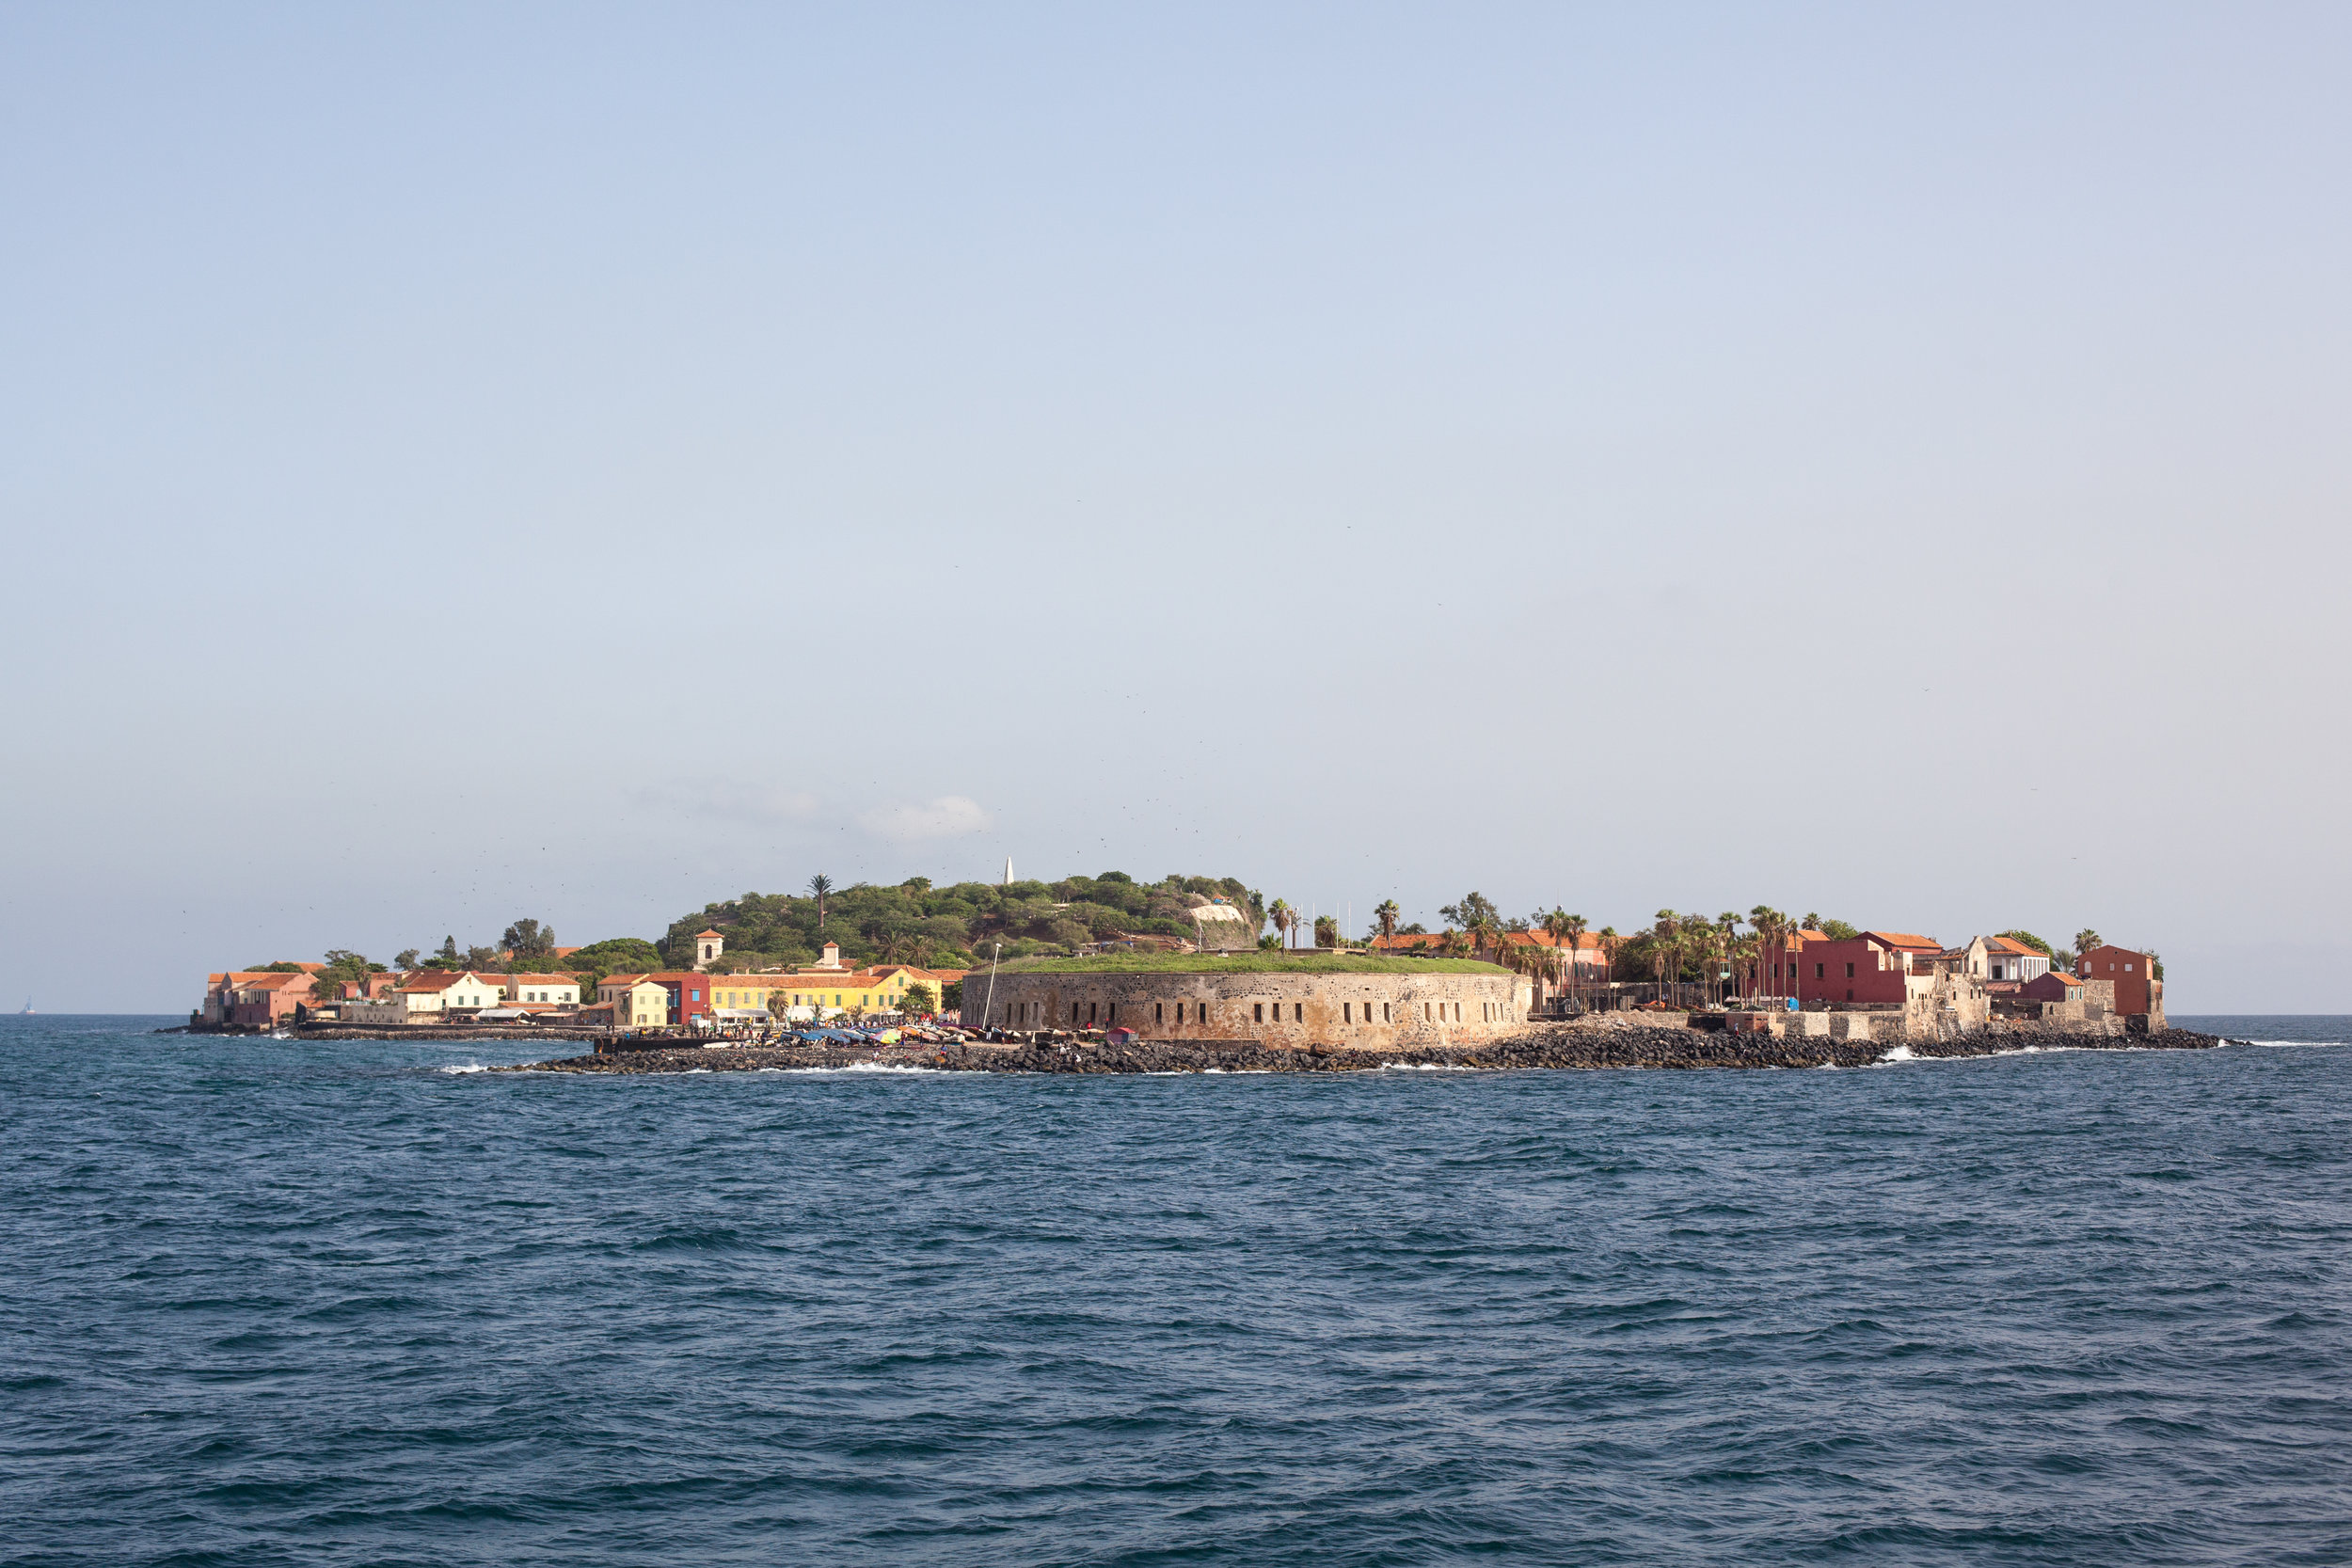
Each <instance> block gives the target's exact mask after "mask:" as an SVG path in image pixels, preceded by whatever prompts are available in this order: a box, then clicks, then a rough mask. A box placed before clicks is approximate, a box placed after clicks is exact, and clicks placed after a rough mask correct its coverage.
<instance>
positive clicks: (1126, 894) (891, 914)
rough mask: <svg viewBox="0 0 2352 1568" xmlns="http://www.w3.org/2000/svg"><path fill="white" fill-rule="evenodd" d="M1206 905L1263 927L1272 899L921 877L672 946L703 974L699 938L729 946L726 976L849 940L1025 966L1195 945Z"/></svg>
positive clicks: (768, 914) (863, 952) (702, 917)
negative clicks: (1229, 907)
mask: <svg viewBox="0 0 2352 1568" xmlns="http://www.w3.org/2000/svg"><path fill="white" fill-rule="evenodd" d="M1201 897H1208V898H1224V899H1227V900H1229V901H1231V902H1232V904H1234V905H1235V906H1236V907H1238V908H1239V909H1241V910H1243V911H1245V919H1255V920H1257V921H1258V923H1259V925H1260V926H1261V927H1263V922H1264V915H1265V904H1264V900H1263V898H1261V897H1260V895H1258V894H1257V892H1256V891H1254V890H1253V889H1251V888H1250V887H1249V886H1248V884H1247V883H1245V882H1243V881H1242V880H1241V879H1239V878H1238V877H1184V876H1169V877H1163V878H1161V879H1159V880H1158V881H1156V882H1139V881H1137V880H1136V879H1134V878H1133V877H1130V876H1128V875H1127V874H1126V873H1125V872H1123V871H1107V872H1104V874H1102V875H1101V876H1099V877H1065V878H1062V879H1060V880H1058V881H1054V882H1038V881H1028V882H1014V883H1012V884H1011V885H1010V886H1009V887H1008V886H1000V885H997V884H994V883H990V882H958V883H956V884H954V885H953V886H951V887H933V886H932V885H931V884H930V881H929V880H928V879H924V878H921V877H913V878H909V879H907V880H906V881H903V882H900V883H898V885H896V886H895V887H881V886H876V885H873V884H871V883H865V882H861V883H858V884H857V885H855V886H852V887H846V888H835V889H833V890H832V891H830V892H828V893H827V894H826V895H825V897H824V909H823V916H822V920H821V922H820V920H819V917H818V900H817V898H816V896H815V895H813V894H807V893H798V894H770V893H747V894H745V895H743V896H742V897H740V898H731V899H728V900H727V901H726V902H724V903H722V904H706V905H704V906H703V907H702V908H701V909H700V910H698V911H695V912H694V913H691V914H685V915H680V916H679V917H678V918H677V919H676V920H675V921H673V922H671V924H670V928H669V930H668V931H667V932H666V933H665V934H664V935H663V936H662V938H661V941H660V948H661V952H662V956H663V958H664V959H665V960H666V961H667V962H669V963H672V964H676V965H680V966H684V965H689V964H691V963H692V961H693V953H694V933H695V932H697V931H700V930H702V929H703V928H704V927H710V928H711V929H713V930H716V931H718V932H720V933H721V934H722V935H723V936H724V937H725V938H726V953H725V955H724V956H723V958H721V959H720V960H719V962H718V964H717V965H715V966H714V967H716V968H718V969H720V970H731V971H750V970H757V969H765V968H770V967H774V966H779V965H780V966H782V967H784V968H787V969H789V968H793V967H795V966H798V965H801V964H806V963H813V962H815V961H816V959H817V956H818V950H819V949H820V948H821V947H822V946H823V945H824V943H826V942H839V943H840V944H841V956H842V957H843V958H846V959H848V960H850V962H852V963H858V964H868V963H912V964H920V965H922V966H924V967H926V968H931V969H969V968H972V967H973V966H974V965H975V964H976V963H977V962H979V961H980V960H981V959H982V958H985V957H986V955H987V953H988V951H989V946H990V944H992V943H993V942H1003V943H1004V944H1005V957H1006V958H1028V957H1032V956H1039V955H1044V956H1051V955H1057V954H1067V953H1069V952H1071V951H1072V950H1073V949H1074V948H1076V947H1078V946H1079V945H1080V944H1082V943H1085V942H1105V941H1109V940H1112V939H1114V938H1118V937H1123V936H1138V935H1157V936H1171V937H1184V938H1190V937H1191V936H1192V935H1193V924H1192V919H1191V916H1190V913H1189V911H1190V909H1191V907H1192V904H1193V903H1194V902H1195V901H1196V900H1197V899H1199V898H1201ZM1307 961H1312V960H1307Z"/></svg>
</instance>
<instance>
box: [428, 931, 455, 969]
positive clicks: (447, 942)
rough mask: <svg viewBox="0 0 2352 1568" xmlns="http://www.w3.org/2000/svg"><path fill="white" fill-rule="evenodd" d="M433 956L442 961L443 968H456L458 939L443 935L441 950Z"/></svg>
mask: <svg viewBox="0 0 2352 1568" xmlns="http://www.w3.org/2000/svg"><path fill="white" fill-rule="evenodd" d="M433 956H434V958H437V959H438V960H439V961H440V966H441V967H442V968H443V969H455V968H456V967H457V939H456V938H455V937H443V938H442V939H441V946H440V950H439V951H438V952H437V953H435V954H434V955H433Z"/></svg>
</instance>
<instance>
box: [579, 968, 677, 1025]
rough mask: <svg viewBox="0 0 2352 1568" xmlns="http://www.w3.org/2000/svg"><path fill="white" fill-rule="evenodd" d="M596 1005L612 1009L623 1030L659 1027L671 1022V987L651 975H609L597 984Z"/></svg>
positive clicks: (613, 1019)
mask: <svg viewBox="0 0 2352 1568" xmlns="http://www.w3.org/2000/svg"><path fill="white" fill-rule="evenodd" d="M596 1005H597V1006H600V1007H611V1008H612V1022H613V1023H614V1024H615V1025H616V1026H618V1027H620V1028H623V1029H637V1028H658V1027H660V1025H663V1024H666V1023H668V1022H670V988H669V987H667V986H665V985H662V984H661V983H660V981H658V980H656V979H654V978H653V976H651V975H650V974H608V975H606V976H605V977H604V978H603V979H602V980H600V981H598V982H597V983H596Z"/></svg>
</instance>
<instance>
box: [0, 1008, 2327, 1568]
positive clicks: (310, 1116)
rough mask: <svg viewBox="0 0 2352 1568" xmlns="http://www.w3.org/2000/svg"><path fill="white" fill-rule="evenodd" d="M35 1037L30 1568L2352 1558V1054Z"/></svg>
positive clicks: (10, 1418)
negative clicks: (1175, 1063) (631, 1070)
mask: <svg viewBox="0 0 2352 1568" xmlns="http://www.w3.org/2000/svg"><path fill="white" fill-rule="evenodd" d="M153 1022H157V1021H151V1020H108V1019H88V1018H57V1019H10V1020H7V1021H5V1023H0V1051H5V1053H7V1059H6V1069H7V1070H6V1076H5V1078H4V1079H0V1084H5V1087H4V1088H0V1172H4V1173H5V1191H6V1193H7V1197H6V1199H5V1201H0V1562H6V1563H9V1564H35V1563H40V1564H69V1563H71V1564H100V1563H103V1564H109V1565H113V1564H160V1563H173V1564H257V1565H259V1564H273V1565H275V1564H313V1563H336V1564H342V1563H349V1564H371V1565H373V1564H407V1563H416V1564H539V1563H548V1564H555V1563H562V1564H591V1565H594V1564H619V1563H691V1564H711V1563H737V1562H741V1563H799V1562H806V1563H892V1564H901V1563H907V1564H931V1563H938V1564H947V1563H955V1564H965V1563H1018V1564H1025V1565H1026V1564H1054V1563H1073V1564H1076V1563H1085V1564H1172V1563H1196V1562H1197V1563H1235V1564H1257V1563H1267V1564H1272V1563H1282V1564H1291V1563H1301V1562H1314V1563H1361V1564H1391V1563H1399V1564H1401V1563H1454V1562H1473V1561H1475V1562H1482V1563H1578V1564H1599V1563H1641V1564H1661V1563H1669V1564H1670V1563H1738V1564H1765V1563H1819V1562H1836V1561H1851V1562H1891V1563H1907V1564H1908V1563H2092V1564H2124V1563H2131V1564H2161V1563H2233V1564H2234V1563H2341V1562H2344V1561H2347V1560H2352V1319H2348V1318H2347V1303H2348V1301H2352V1292H2348V1290H2347V1288H2348V1287H2352V1277H2347V1275H2348V1274H2352V1267H2348V1264H2347V1259H2348V1258H2352V1251H2348V1250H2347V1243H2352V1048H2347V1046H2346V1044H2345V1042H2347V1041H2352V1020H2347V1019H2321V1020H2312V1019H2279V1018H2271V1019H2237V1020H2226V1021H2187V1020H2185V1021H2182V1022H2185V1023H2187V1024H2189V1026H2192V1027H2197V1026H2202V1027H2213V1028H2217V1029H2219V1030H2220V1031H2222V1032H2226V1033H2228V1034H2231V1035H2233V1036H2235V1037H2245V1038H2250V1039H2258V1040H2265V1041H2270V1042H2275V1043H2270V1044H2265V1045H2256V1046H2246V1047H2236V1048H2231V1049H2227V1050H2222V1051H2217V1052H2210V1053H2160V1052H2130V1053H2078V1052H2050V1053H2027V1054H2021V1055H2014V1056H2003V1057H1995V1058H1990V1059H1983V1060H1972V1061H1958V1062H1929V1061H1921V1062H1908V1063H1901V1064H1896V1065H1891V1066H1886V1067H1882V1068H1875V1069H1862V1070H1853V1071H1834V1070H1815V1071H1789V1072H1750V1073H1738V1072H1683V1073H1667V1072H1652V1073H1637V1072H1560V1073H1539V1072H1529V1073H1496V1074H1483V1073H1462V1072H1406V1071H1399V1072H1391V1073H1383V1074H1377V1075H1349V1076H1344V1077H1333V1078H1302V1077H1289V1076H1282V1077H1275V1076H1255V1075H1230V1076H1215V1077H1153V1078H1131V1079H1107V1078H1098V1079H1073V1078H1052V1079H1047V1078H1037V1079H1007V1078H991V1077H981V1076H962V1075H949V1074H938V1073H922V1072H876V1071H867V1072H836V1073H762V1074H743V1075H734V1074H707V1073H698V1074H686V1075H679V1076H675V1077H661V1078H574V1077H557V1076H510V1075H503V1074H492V1073H487V1072H482V1071H477V1070H472V1069H476V1068H479V1067H482V1066H485V1065H488V1064H491V1063H493V1062H497V1061H501V1060H515V1059H519V1058H518V1057H517V1056H516V1053H512V1052H509V1053H505V1054H504V1055H501V1054H500V1053H496V1052H492V1051H486V1050H483V1049H478V1048H475V1047H469V1046H466V1045H462V1044H461V1045H431V1046H427V1045H397V1044H380V1043H358V1044H335V1045H303V1044H298V1043H294V1042H291V1041H277V1040H234V1041H222V1040H210V1039H192V1038H189V1037H181V1036H157V1035H152V1034H148V1033H144V1032H143V1031H144V1030H145V1029H147V1028H148V1027H150V1026H151V1024H152V1023H153Z"/></svg>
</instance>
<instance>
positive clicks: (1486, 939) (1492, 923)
mask: <svg viewBox="0 0 2352 1568" xmlns="http://www.w3.org/2000/svg"><path fill="white" fill-rule="evenodd" d="M1462 934H1463V935H1464V936H1466V937H1468V938H1470V949H1471V951H1472V952H1474V953H1485V954H1488V955H1498V956H1499V955H1500V953H1501V952H1502V947H1503V945H1504V943H1503V941H1502V922H1501V921H1499V920H1497V919H1496V918H1495V917H1494V916H1493V915H1490V914H1484V913H1482V914H1479V915H1478V916H1476V917H1475V918H1473V919H1472V920H1471V921H1470V927H1469V928H1468V929H1467V930H1465V931H1464V932H1463V933H1462ZM1497 961H1500V958H1499V957H1498V960H1497Z"/></svg>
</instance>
